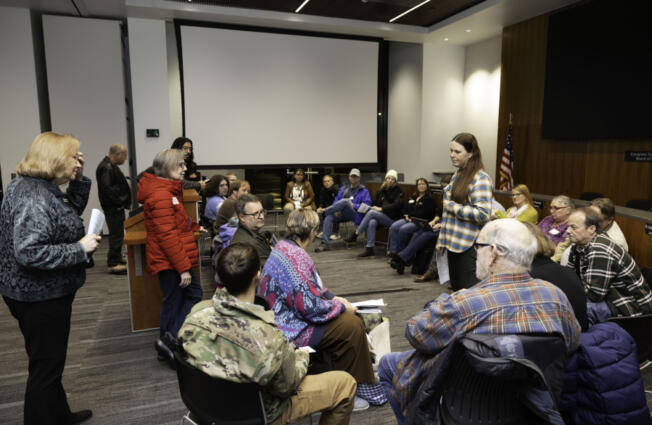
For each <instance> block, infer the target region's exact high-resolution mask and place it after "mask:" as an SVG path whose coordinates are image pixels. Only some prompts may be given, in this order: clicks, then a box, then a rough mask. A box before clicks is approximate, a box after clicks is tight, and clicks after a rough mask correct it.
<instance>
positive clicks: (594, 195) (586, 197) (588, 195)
mask: <svg viewBox="0 0 652 425" xmlns="http://www.w3.org/2000/svg"><path fill="white" fill-rule="evenodd" d="M598 198H604V195H603V194H602V193H600V192H584V193H582V194H581V195H580V199H581V200H582V201H592V200H594V199H598Z"/></svg>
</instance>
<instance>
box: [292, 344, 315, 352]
mask: <svg viewBox="0 0 652 425" xmlns="http://www.w3.org/2000/svg"><path fill="white" fill-rule="evenodd" d="M297 350H301V351H307V352H308V353H316V351H315V350H314V349H313V348H312V347H311V346H309V345H306V346H304V347H299V348H297Z"/></svg>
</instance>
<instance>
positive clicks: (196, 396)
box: [174, 353, 267, 425]
mask: <svg viewBox="0 0 652 425" xmlns="http://www.w3.org/2000/svg"><path fill="white" fill-rule="evenodd" d="M174 358H175V360H176V363H177V377H178V378H179V391H180V392H181V399H182V400H183V403H184V404H185V405H186V407H187V408H188V410H190V412H191V413H192V416H193V417H194V419H195V420H196V421H198V422H199V423H200V424H202V425H204V424H205V425H211V424H215V425H258V424H266V423H267V420H266V418H265V408H264V406H263V401H262V396H261V394H260V387H259V386H258V385H257V384H255V383H245V384H243V383H237V382H231V381H226V380H223V379H219V378H215V377H212V376H209V375H207V374H205V373H204V372H202V371H201V370H199V369H197V368H195V367H193V366H192V365H190V364H188V362H187V361H186V360H185V358H184V356H183V355H181V354H179V353H175V354H174Z"/></svg>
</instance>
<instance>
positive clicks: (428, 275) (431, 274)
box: [414, 269, 437, 282]
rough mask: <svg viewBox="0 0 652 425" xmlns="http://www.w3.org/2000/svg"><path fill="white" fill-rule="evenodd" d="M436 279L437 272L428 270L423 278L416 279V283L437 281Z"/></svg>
mask: <svg viewBox="0 0 652 425" xmlns="http://www.w3.org/2000/svg"><path fill="white" fill-rule="evenodd" d="M435 277H437V272H435V271H434V270H432V269H428V270H427V271H426V272H425V273H424V274H423V275H422V276H417V277H415V278H414V281H415V282H430V281H431V280H435Z"/></svg>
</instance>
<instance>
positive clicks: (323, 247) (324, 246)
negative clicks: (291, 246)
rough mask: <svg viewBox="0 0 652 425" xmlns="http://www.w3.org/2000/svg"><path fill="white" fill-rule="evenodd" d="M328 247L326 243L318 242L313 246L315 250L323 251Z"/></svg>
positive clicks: (327, 249)
mask: <svg viewBox="0 0 652 425" xmlns="http://www.w3.org/2000/svg"><path fill="white" fill-rule="evenodd" d="M330 250H331V249H330V247H329V246H328V245H326V244H325V243H323V242H322V243H320V244H319V246H318V247H317V248H315V252H324V251H330Z"/></svg>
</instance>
